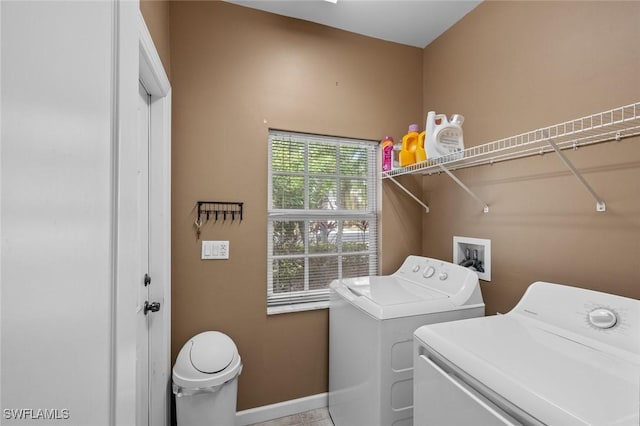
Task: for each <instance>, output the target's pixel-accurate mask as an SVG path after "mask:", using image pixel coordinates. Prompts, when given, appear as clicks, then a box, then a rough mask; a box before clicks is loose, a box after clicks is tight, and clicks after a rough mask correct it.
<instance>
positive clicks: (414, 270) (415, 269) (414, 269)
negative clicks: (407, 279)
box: [412, 265, 420, 272]
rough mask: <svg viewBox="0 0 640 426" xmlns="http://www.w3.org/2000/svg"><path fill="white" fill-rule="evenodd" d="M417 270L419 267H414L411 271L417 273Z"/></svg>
mask: <svg viewBox="0 0 640 426" xmlns="http://www.w3.org/2000/svg"><path fill="white" fill-rule="evenodd" d="M419 270H420V265H416V266H414V267H413V269H412V271H413V272H418V271H419Z"/></svg>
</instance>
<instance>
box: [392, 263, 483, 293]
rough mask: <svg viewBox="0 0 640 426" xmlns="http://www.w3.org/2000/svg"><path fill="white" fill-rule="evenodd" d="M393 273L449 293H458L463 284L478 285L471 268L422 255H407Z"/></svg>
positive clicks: (475, 275)
mask: <svg viewBox="0 0 640 426" xmlns="http://www.w3.org/2000/svg"><path fill="white" fill-rule="evenodd" d="M393 275H395V276H399V277H402V278H403V279H406V280H408V281H411V282H413V283H416V284H419V285H425V286H428V287H430V288H433V289H436V290H439V291H441V292H443V293H446V294H449V295H454V294H457V293H459V292H460V291H462V290H463V289H464V288H465V286H477V285H478V276H477V274H476V273H475V272H473V271H472V270H470V269H468V268H465V267H462V266H459V265H456V264H454V263H450V262H446V261H444V260H438V259H432V258H429V257H422V256H409V257H407V259H406V260H405V261H404V263H403V264H402V266H401V267H400V269H399V270H398V271H397V272H396V273H394V274H393Z"/></svg>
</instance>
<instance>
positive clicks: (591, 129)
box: [381, 102, 640, 179]
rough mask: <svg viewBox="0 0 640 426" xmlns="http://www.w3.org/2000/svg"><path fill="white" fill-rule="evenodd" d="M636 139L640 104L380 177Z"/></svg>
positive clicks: (476, 148) (463, 166)
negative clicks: (557, 149)
mask: <svg viewBox="0 0 640 426" xmlns="http://www.w3.org/2000/svg"><path fill="white" fill-rule="evenodd" d="M636 135H640V102H637V103H634V104H630V105H626V106H622V107H619V108H614V109H611V110H609V111H604V112H600V113H597V114H593V115H589V116H586V117H582V118H578V119H575V120H571V121H566V122H564V123H560V124H556V125H553V126H549V127H544V128H541V129H537V130H533V131H530V132H526V133H522V134H519V135H516V136H511V137H508V138H504V139H500V140H496V141H493V142H489V143H486V144H483V145H477V146H472V147H470V148H467V149H465V150H464V151H462V153H455V154H450V155H446V156H443V157H438V158H436V159H434V160H427V161H423V162H420V163H416V164H411V165H409V166H406V167H402V168H398V169H394V170H391V171H389V172H382V175H381V177H382V178H383V179H385V178H389V177H395V176H401V175H405V174H415V173H419V174H433V173H439V172H441V171H442V168H443V167H445V168H446V169H447V170H449V171H453V170H459V169H464V168H467V167H475V166H480V165H483V164H493V163H497V162H500V161H506V160H513V159H516V158H522V157H529V156H533V155H538V154H544V153H547V152H552V151H554V148H553V146H552V145H551V143H550V142H552V143H555V145H556V146H557V147H558V148H559V149H561V150H565V149H576V148H578V147H581V146H585V145H591V144H595V143H600V142H607V141H611V140H620V139H623V138H627V137H631V136H636Z"/></svg>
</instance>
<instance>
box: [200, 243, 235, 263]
mask: <svg viewBox="0 0 640 426" xmlns="http://www.w3.org/2000/svg"><path fill="white" fill-rule="evenodd" d="M200 258H201V259H206V260H208V259H228V258H229V241H203V242H202V253H201V256H200Z"/></svg>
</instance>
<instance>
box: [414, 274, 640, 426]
mask: <svg viewBox="0 0 640 426" xmlns="http://www.w3.org/2000/svg"><path fill="white" fill-rule="evenodd" d="M414 366H415V382H414V386H415V410H414V414H415V419H414V420H415V422H414V424H415V425H416V426H425V425H439V426H458V425H471V424H473V425H474V426H497V425H501V426H503V425H551V426H556V425H557V426H586V425H593V426H596V425H602V426H605V425H607V426H613V425H615V426H638V425H639V424H640V413H639V412H640V301H638V300H634V299H629V298H625V297H620V296H615V295H611V294H606V293H601V292H596V291H591V290H585V289H581V288H577V287H570V286H564V285H559V284H551V283H544V282H537V283H534V284H532V285H531V286H529V288H528V289H527V291H526V292H525V294H524V296H523V297H522V299H521V300H520V302H519V303H518V304H517V306H516V307H515V308H514V309H513V310H511V311H510V312H509V313H507V314H505V315H496V316H488V317H483V318H474V319H468V320H464V321H457V322H456V323H447V324H433V325H427V326H424V327H420V328H419V329H418V330H416V332H415V347H414Z"/></svg>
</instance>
